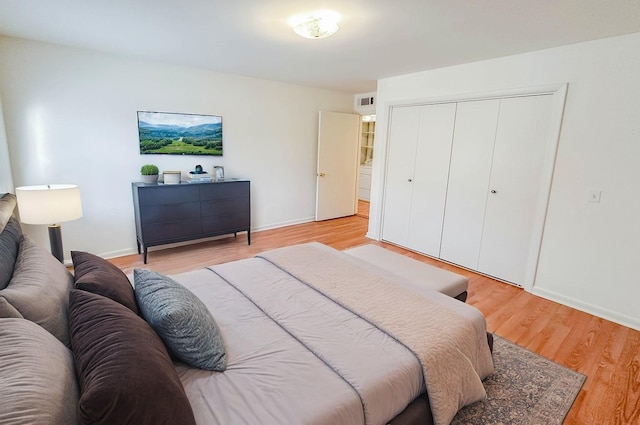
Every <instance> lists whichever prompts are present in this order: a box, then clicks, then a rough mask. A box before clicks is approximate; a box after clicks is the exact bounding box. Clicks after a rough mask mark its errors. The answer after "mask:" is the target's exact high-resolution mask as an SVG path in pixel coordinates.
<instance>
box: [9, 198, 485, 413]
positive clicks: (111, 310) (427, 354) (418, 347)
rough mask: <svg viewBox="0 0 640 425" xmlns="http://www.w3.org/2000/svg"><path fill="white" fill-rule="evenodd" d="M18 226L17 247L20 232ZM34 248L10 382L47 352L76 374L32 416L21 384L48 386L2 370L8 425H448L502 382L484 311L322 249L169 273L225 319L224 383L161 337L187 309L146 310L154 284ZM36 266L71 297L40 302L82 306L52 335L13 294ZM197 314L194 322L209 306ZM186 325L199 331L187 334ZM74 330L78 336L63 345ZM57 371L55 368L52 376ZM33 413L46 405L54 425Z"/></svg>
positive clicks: (93, 261) (87, 258)
mask: <svg viewBox="0 0 640 425" xmlns="http://www.w3.org/2000/svg"><path fill="white" fill-rule="evenodd" d="M0 201H2V199H0ZM5 201H6V199H5ZM2 208H3V206H2V202H0V210H1V209H2ZM5 208H6V207H5ZM0 217H1V211H0ZM8 221H9V220H6V219H5V220H4V224H3V223H2V221H0V225H2V227H3V228H4V227H5V225H6V224H7V223H8ZM10 227H11V228H12V229H13V231H12V232H11V233H12V235H13V234H14V233H15V222H12V225H11V226H10ZM3 233H4V230H3V232H2V233H0V249H2V243H3V242H2V239H1V238H2V236H3ZM12 237H13V236H12ZM5 239H7V235H5ZM25 240H27V241H28V239H27V238H25V237H24V236H20V239H19V241H18V242H17V244H18V248H17V251H18V252H17V254H16V260H15V264H16V268H17V269H19V272H14V273H13V275H12V276H11V278H10V279H9V282H8V284H7V285H6V286H5V287H4V289H3V288H2V285H0V357H3V361H0V363H2V364H4V366H3V365H0V368H2V367H5V366H6V364H7V360H8V359H11V361H12V362H14V361H15V362H20V361H22V360H23V359H28V361H27V363H28V364H30V365H32V364H33V362H34V360H33V358H32V357H31V356H32V355H34V356H37V355H42V351H43V350H42V349H37V350H36V349H34V347H37V346H38V345H42V346H45V345H46V347H47V355H46V358H48V359H51V358H60V360H59V362H60V365H61V366H60V367H56V368H53V369H55V370H56V371H57V374H56V376H55V377H51V378H50V381H47V382H45V383H41V382H38V385H37V386H38V388H37V392H38V393H37V398H36V400H38V401H37V402H36V401H32V402H31V404H29V402H28V397H26V399H27V401H25V397H24V394H23V392H22V391H23V389H24V385H22V384H24V382H22V381H25V380H27V381H29V382H30V381H31V380H33V378H32V377H31V378H29V377H28V376H27V377H25V376H24V374H23V375H20V374H19V373H17V374H16V373H14V372H15V370H14V372H12V374H11V376H9V375H8V374H5V373H4V372H3V373H2V375H0V381H2V382H0V383H2V385H0V388H1V389H0V397H1V398H2V399H3V400H12V402H10V403H3V405H2V406H1V407H0V422H2V423H4V422H3V420H5V419H7V418H10V419H14V420H15V423H23V422H24V423H78V422H79V423H105V424H106V423H136V424H138V423H149V424H151V423H156V424H157V423H167V424H169V423H172V424H182V423H185V424H193V423H197V424H199V425H216V424H344V425H351V424H354V425H355V424H387V423H389V424H393V425H409V424H431V423H434V424H437V425H444V424H448V423H449V422H450V421H451V419H452V418H453V415H455V412H456V411H457V410H458V409H459V408H460V407H462V406H463V405H466V404H470V403H472V402H474V401H476V400H479V399H481V398H483V397H484V395H485V394H484V388H483V387H482V382H481V380H482V379H483V378H484V377H486V376H488V375H489V374H491V373H492V372H493V364H492V359H491V352H490V348H489V344H488V342H487V333H486V324H485V320H484V317H483V316H482V314H481V313H480V312H478V310H476V309H475V308H473V307H471V306H468V305H466V304H464V303H462V302H460V301H458V300H455V299H453V298H450V297H447V296H445V295H442V294H440V293H437V292H433V291H430V290H428V289H423V290H420V289H416V288H415V285H414V286H413V287H410V286H408V285H403V281H402V279H400V278H398V277H397V276H394V275H393V273H389V272H388V271H384V270H382V269H377V268H376V267H375V266H371V265H369V264H364V263H363V262H362V261H360V260H358V259H357V258H354V257H351V256H349V255H346V254H344V253H342V252H339V251H336V250H334V249H332V248H329V247H327V246H324V245H321V244H318V243H310V244H303V245H297V246H294V247H286V248H281V249H276V250H271V251H267V252H264V253H261V254H259V255H258V256H256V257H255V258H250V259H245V260H240V261H236V262H231V263H225V264H221V265H216V266H212V267H207V268H203V269H200V270H195V271H192V272H187V273H182V274H179V275H174V276H171V277H165V276H161V275H158V274H155V275H154V278H155V279H156V281H158V280H159V281H160V282H161V284H164V283H167V284H169V285H177V287H179V289H180V290H181V291H182V290H184V291H186V293H188V295H187V296H188V297H189V296H194V297H195V298H196V299H197V303H200V302H201V303H202V305H203V306H204V308H205V310H206V311H207V312H208V313H207V314H210V316H211V317H212V318H213V319H214V321H215V326H216V327H217V330H216V332H217V333H218V336H219V337H220V339H219V341H220V343H221V346H220V347H217V349H222V350H223V355H224V363H225V364H224V371H219V372H218V371H211V370H204V369H202V368H199V367H194V366H193V365H189V364H188V362H185V361H182V358H181V357H180V353H179V352H178V351H179V350H176V349H175V347H174V346H173V345H171V343H170V342H168V341H167V340H166V339H165V338H164V337H165V335H164V334H162V332H160V331H158V330H156V328H155V327H153V324H154V322H153V320H152V319H151V317H152V314H151V313H150V310H149V309H150V308H151V309H155V310H158V309H163V308H173V307H175V305H179V304H181V302H179V301H175V300H176V299H177V298H179V297H177V298H176V297H174V298H172V299H171V302H169V303H168V304H170V306H168V307H167V306H166V305H165V306H164V307H163V306H162V305H151V304H149V305H151V307H150V306H149V305H147V302H146V301H144V298H142V301H141V297H142V296H141V295H140V294H141V293H144V291H143V289H144V288H145V286H143V284H144V283H145V281H144V280H143V279H144V276H146V275H145V274H144V273H142V272H140V275H141V276H143V277H142V278H140V279H141V280H140V281H139V282H136V291H135V292H134V291H133V289H132V288H131V285H130V284H129V280H128V279H127V278H126V276H124V275H123V274H122V272H119V271H118V270H114V269H115V267H113V266H111V265H110V263H108V262H106V261H104V260H102V259H100V258H99V257H95V256H92V255H91V254H88V253H76V255H75V256H74V265H76V274H75V276H71V275H67V274H68V272H67V271H66V270H59V267H60V265H59V263H58V264H57V265H56V262H55V259H54V260H53V261H51V260H50V258H49V257H51V256H50V255H48V253H46V252H42V250H38V249H37V248H33V244H29V242H25ZM21 245H28V246H29V247H30V249H29V250H28V251H29V252H30V253H32V254H33V253H37V257H38V258H37V260H36V261H27V262H25V259H24V258H23V257H24V255H25V252H26V251H27V250H26V249H25V248H23V247H21ZM51 258H53V257H51ZM76 260H78V262H77V264H76ZM26 263H29V267H38V268H43V267H44V268H46V271H44V272H42V270H41V271H40V272H38V274H37V276H39V278H37V279H35V280H47V282H42V283H43V284H42V285H41V286H40V288H41V290H42V291H43V293H47V294H51V287H52V285H55V286H56V287H60V288H62V289H61V290H59V291H58V292H59V294H60V295H56V296H55V297H51V296H49V297H47V298H54V300H53V301H52V300H51V299H47V300H43V299H42V294H43V293H41V294H40V295H39V302H40V303H49V304H50V303H52V302H58V303H59V305H58V307H59V309H65V310H66V306H67V303H69V307H68V308H69V317H63V318H51V317H48V316H47V317H46V318H47V320H45V321H43V320H42V317H39V316H38V315H37V314H34V312H32V311H28V310H29V309H23V310H24V311H20V309H19V308H13V306H12V304H11V296H10V295H11V294H10V292H11V291H9V292H7V290H8V289H9V290H12V291H14V292H15V291H16V288H20V284H21V283H20V282H19V280H20V277H21V276H22V275H23V274H24V272H25V271H24V269H25V268H27V266H26V265H25V264H26ZM56 267H58V268H57V269H56ZM5 268H6V267H5ZM54 269H55V271H54ZM62 269H64V268H62ZM118 273H119V274H118ZM45 276H46V278H45ZM0 278H2V273H1V268H0ZM123 278H124V279H123ZM125 279H126V285H128V288H126V287H125V283H124V282H125ZM33 282H34V279H31V281H30V283H31V284H30V290H29V292H30V293H34V290H33V287H34V285H33ZM1 283H2V282H1V280H0V284H1ZM138 283H140V287H138V286H137V285H138ZM36 286H37V285H36ZM129 291H130V292H129ZM36 292H37V291H36ZM151 292H153V291H151ZM5 293H6V294H9V295H7V296H5V295H6V294H5ZM148 293H149V292H148ZM69 294H70V295H69ZM132 297H134V298H132ZM55 299H57V300H58V301H55ZM3 300H4V307H3ZM165 301H166V300H165ZM18 304H19V303H18ZM183 304H184V306H186V309H187V310H189V309H192V306H194V305H195V304H196V303H194V302H192V301H188V302H184V303H183ZM7 306H8V307H7ZM18 307H19V306H18ZM155 310H154V311H153V312H155ZM194 310H195V308H194ZM14 311H16V312H17V314H16V313H15V312H14ZM153 312H152V313H153ZM19 316H20V317H19ZM191 316H194V317H195V316H197V315H196V314H193V315H191V314H189V315H188V317H187V321H188V322H192V321H193V320H192V317H191ZM48 319H51V320H48ZM57 319H59V320H58V322H59V321H60V320H62V321H63V322H64V323H63V326H61V325H60V323H56V320H57ZM65 320H66V322H65ZM27 322H32V323H27ZM49 322H51V323H49ZM33 323H37V325H33ZM181 323H182V322H181ZM150 325H151V326H150ZM182 326H196V327H198V326H200V325H199V324H198V323H195V324H194V323H186V324H180V326H174V328H178V331H181V330H182V329H180V328H181V327H182ZM65 327H66V329H67V330H68V333H67V334H66V335H64V330H65V329H62V331H60V329H61V328H65ZM14 328H15V329H14ZM43 329H44V330H43ZM132 329H133V330H136V331H135V332H138V333H134V334H131V332H132ZM173 330H175V329H173ZM197 330H198V331H200V332H201V331H202V327H201V326H200V327H199V328H197ZM52 331H53V332H52ZM154 331H155V332H154ZM46 333H48V334H49V336H46V337H45V335H44V334H46ZM158 335H160V337H158ZM198 335H201V334H198ZM25 338H26V339H28V341H27V342H25V341H23V340H24V339H25ZM65 338H66V339H65ZM202 339H203V338H200V337H199V338H196V343H199V342H200V341H201V340H202ZM2 341H5V342H7V341H11V343H10V344H9V343H7V344H4V345H3V343H2ZM65 344H66V345H67V346H69V347H70V348H67V346H65ZM29 350H31V351H39V352H40V353H32V352H31V351H29ZM27 351H29V352H27ZM200 351H202V352H204V351H205V349H202V350H200ZM54 354H55V355H54ZM191 354H192V355H193V354H202V353H193V352H192V353H191ZM48 362H49V363H50V362H51V360H48ZM31 367H32V366H31ZM14 369H15V367H14ZM51 369H52V367H51V365H50V364H48V365H47V366H46V367H43V368H42V370H41V371H39V372H38V373H39V374H42V375H47V374H48V373H50V371H51ZM69 370H71V371H73V373H72V375H71V376H69V373H68V371H69ZM61 371H62V372H61ZM64 371H67V373H65V372H64ZM25 373H26V375H29V373H30V374H33V373H35V371H33V370H29V372H28V373H27V372H25ZM43 378H44V377H43ZM47 378H48V377H47ZM21 380H22V381H21ZM39 380H40V378H38V381H39ZM61 381H62V383H61ZM54 384H55V385H54ZM61 386H62V387H64V388H66V390H65V391H64V396H61V395H60V394H59V393H60V391H59V388H60V387H61ZM44 387H55V388H58V390H56V391H57V392H56V391H53V390H52V391H50V392H51V393H54V394H49V393H47V394H46V397H48V398H49V399H51V401H50V402H49V403H43V402H42V399H43V395H42V392H46V388H44ZM17 388H20V391H21V392H20V397H17V396H16V395H17V394H18V390H17ZM56 394H58V395H56ZM7 397H8V398H7ZM18 398H19V399H18ZM34 404H40V405H46V406H47V408H46V409H47V412H46V414H45V413H43V414H42V415H43V416H42V417H41V418H40V417H39V416H38V415H39V412H34V406H33V405H34ZM34 415H35V416H34ZM20 418H22V419H25V418H26V419H28V420H24V421H23V422H20V421H19V419H20ZM34 418H35V419H34ZM38 418H40V419H38ZM43 418H44V419H43ZM47 418H48V419H47ZM36 419H38V420H36Z"/></svg>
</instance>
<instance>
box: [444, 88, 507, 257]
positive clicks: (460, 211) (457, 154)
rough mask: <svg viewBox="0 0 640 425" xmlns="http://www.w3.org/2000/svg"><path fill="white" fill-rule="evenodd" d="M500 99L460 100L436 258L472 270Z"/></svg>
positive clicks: (485, 196) (482, 222) (482, 221)
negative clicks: (440, 237)
mask: <svg viewBox="0 0 640 425" xmlns="http://www.w3.org/2000/svg"><path fill="white" fill-rule="evenodd" d="M499 109H500V99H493V100H480V101H472V102H460V103H459V104H458V111H457V114H456V124H455V136H454V138H453V151H452V153H451V166H450V169H449V187H448V192H447V203H446V208H445V213H444V224H443V229H442V245H441V247H440V258H442V259H444V260H447V261H450V262H452V263H455V264H459V265H461V266H464V267H468V268H470V269H474V270H476V269H477V267H478V258H479V255H480V243H481V241H482V227H483V225H484V213H485V207H486V203H487V188H488V187H489V178H490V175H491V160H492V157H493V143H494V140H495V136H496V123H497V122H498V111H499Z"/></svg>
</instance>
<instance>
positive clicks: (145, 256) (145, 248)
mask: <svg viewBox="0 0 640 425" xmlns="http://www.w3.org/2000/svg"><path fill="white" fill-rule="evenodd" d="M143 258H144V260H143V261H144V264H147V247H146V246H145V247H144V257H143Z"/></svg>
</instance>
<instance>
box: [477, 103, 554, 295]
mask: <svg viewBox="0 0 640 425" xmlns="http://www.w3.org/2000/svg"><path fill="white" fill-rule="evenodd" d="M551 106H552V96H551V95H539V96H527V97H514V98H507V99H502V100H501V105H500V117H499V120H498V127H497V130H496V141H495V147H494V154H493V163H492V167H491V179H490V182H489V191H488V198H487V206H486V212H485V219H484V230H483V235H482V245H481V247H480V257H479V262H478V269H477V270H478V271H480V272H482V273H486V274H488V275H491V276H495V277H498V278H500V279H503V280H506V281H508V282H513V283H515V284H518V285H523V284H524V283H525V282H524V280H525V276H526V271H527V268H528V267H533V266H534V265H533V264H532V262H533V263H535V261H536V259H537V255H536V254H537V251H538V249H537V247H534V246H533V245H532V244H533V229H534V218H535V214H536V209H537V207H538V205H541V204H542V203H544V204H546V196H547V194H548V188H546V187H545V188H543V187H541V180H542V171H543V169H544V159H545V154H546V150H547V139H548V137H547V136H548V131H549V122H550V114H549V111H550V110H551Z"/></svg>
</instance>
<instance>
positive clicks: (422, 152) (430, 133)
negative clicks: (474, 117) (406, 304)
mask: <svg viewBox="0 0 640 425" xmlns="http://www.w3.org/2000/svg"><path fill="white" fill-rule="evenodd" d="M455 119H456V104H455V103H445V104H438V105H426V106H423V107H421V109H420V127H419V131H418V141H417V147H416V154H415V158H416V161H415V169H414V172H413V176H414V178H413V182H412V184H413V196H412V202H411V211H410V214H409V233H408V240H407V246H408V247H409V248H411V249H414V250H416V251H418V252H422V253H424V254H427V255H431V256H434V257H438V256H439V255H440V240H441V238H442V220H443V218H444V206H445V199H446V196H447V178H448V174H449V161H450V159H451V143H452V139H453V126H454V122H455Z"/></svg>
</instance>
